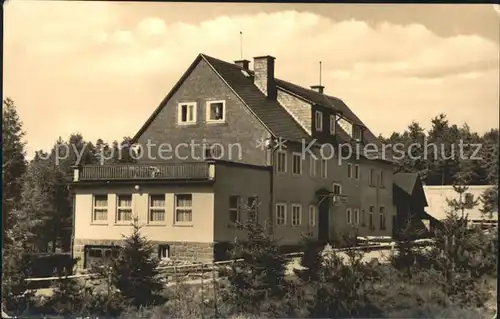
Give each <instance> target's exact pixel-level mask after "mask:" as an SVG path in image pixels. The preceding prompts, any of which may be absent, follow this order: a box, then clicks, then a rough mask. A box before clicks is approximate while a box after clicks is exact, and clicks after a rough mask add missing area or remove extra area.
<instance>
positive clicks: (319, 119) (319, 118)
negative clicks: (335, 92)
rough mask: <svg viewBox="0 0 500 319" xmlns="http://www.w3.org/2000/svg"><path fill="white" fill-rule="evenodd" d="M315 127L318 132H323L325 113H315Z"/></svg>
mask: <svg viewBox="0 0 500 319" xmlns="http://www.w3.org/2000/svg"><path fill="white" fill-rule="evenodd" d="M314 127H315V129H316V131H318V132H322V131H323V112H321V111H315V112H314Z"/></svg>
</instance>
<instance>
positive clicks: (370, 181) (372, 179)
mask: <svg viewBox="0 0 500 319" xmlns="http://www.w3.org/2000/svg"><path fill="white" fill-rule="evenodd" d="M368 178H369V179H368V184H369V185H370V186H375V170H374V169H370V176H369V177H368Z"/></svg>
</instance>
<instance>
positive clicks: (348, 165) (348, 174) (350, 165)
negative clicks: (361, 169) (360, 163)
mask: <svg viewBox="0 0 500 319" xmlns="http://www.w3.org/2000/svg"><path fill="white" fill-rule="evenodd" d="M347 178H352V164H351V163H348V164H347Z"/></svg>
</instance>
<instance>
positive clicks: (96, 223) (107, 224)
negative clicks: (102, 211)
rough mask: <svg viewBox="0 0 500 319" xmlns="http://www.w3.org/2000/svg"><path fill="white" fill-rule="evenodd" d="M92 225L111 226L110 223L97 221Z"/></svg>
mask: <svg viewBox="0 0 500 319" xmlns="http://www.w3.org/2000/svg"><path fill="white" fill-rule="evenodd" d="M90 225H92V226H109V223H108V222H104V221H103V222H99V221H95V222H91V223H90Z"/></svg>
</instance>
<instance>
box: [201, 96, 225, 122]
mask: <svg viewBox="0 0 500 319" xmlns="http://www.w3.org/2000/svg"><path fill="white" fill-rule="evenodd" d="M212 104H222V119H220V120H212V119H211V118H210V107H211V106H212ZM226 113H227V112H226V101H225V100H217V101H207V103H206V104H205V115H206V116H205V120H206V121H207V123H225V122H226Z"/></svg>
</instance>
